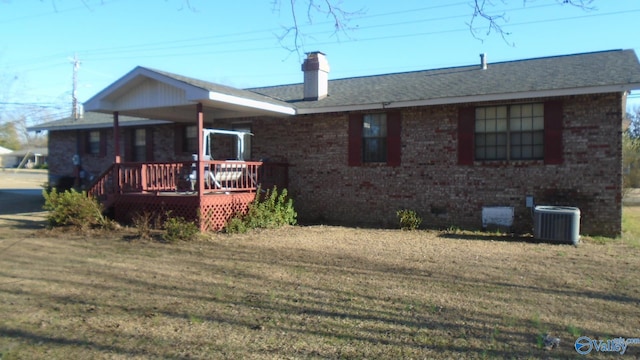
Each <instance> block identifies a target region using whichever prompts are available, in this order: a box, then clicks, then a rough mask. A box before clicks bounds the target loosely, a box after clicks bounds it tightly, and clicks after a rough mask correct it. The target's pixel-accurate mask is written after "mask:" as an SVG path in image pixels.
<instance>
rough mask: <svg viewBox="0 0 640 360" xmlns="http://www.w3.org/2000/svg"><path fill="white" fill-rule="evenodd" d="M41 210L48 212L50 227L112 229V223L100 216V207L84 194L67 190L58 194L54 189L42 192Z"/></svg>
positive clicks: (95, 201) (93, 199) (94, 200)
mask: <svg viewBox="0 0 640 360" xmlns="http://www.w3.org/2000/svg"><path fill="white" fill-rule="evenodd" d="M42 195H43V196H44V206H43V209H44V210H47V211H49V214H48V215H47V221H48V222H49V226H50V227H57V226H73V227H77V228H80V229H83V230H86V229H88V228H90V227H95V226H100V227H109V228H110V227H112V225H113V223H112V222H111V221H109V220H108V219H106V218H105V217H104V216H103V215H102V205H100V203H99V202H98V201H97V200H96V199H95V198H93V197H90V196H87V193H86V192H84V191H83V192H77V191H75V190H73V189H72V190H68V191H64V192H58V190H56V189H55V188H52V189H51V190H50V191H46V190H44V191H43V192H42Z"/></svg>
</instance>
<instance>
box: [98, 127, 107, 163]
mask: <svg viewBox="0 0 640 360" xmlns="http://www.w3.org/2000/svg"><path fill="white" fill-rule="evenodd" d="M98 156H100V157H105V156H107V130H104V129H102V130H100V150H99V153H98Z"/></svg>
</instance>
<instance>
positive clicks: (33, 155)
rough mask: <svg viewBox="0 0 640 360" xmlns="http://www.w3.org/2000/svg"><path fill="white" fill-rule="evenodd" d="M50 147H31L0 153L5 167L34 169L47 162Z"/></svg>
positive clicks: (0, 162) (1, 162)
mask: <svg viewBox="0 0 640 360" xmlns="http://www.w3.org/2000/svg"><path fill="white" fill-rule="evenodd" d="M48 153H49V149H48V148H30V149H21V150H14V151H9V152H8V153H4V154H2V153H0V158H1V161H0V164H2V166H4V167H12V168H27V169H33V168H37V167H40V166H44V165H46V164H47V157H48Z"/></svg>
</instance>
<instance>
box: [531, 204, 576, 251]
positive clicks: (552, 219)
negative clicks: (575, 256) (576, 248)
mask: <svg viewBox="0 0 640 360" xmlns="http://www.w3.org/2000/svg"><path fill="white" fill-rule="evenodd" d="M533 218H534V220H533V235H534V237H535V238H536V239H540V240H547V241H557V242H563V243H571V244H573V245H578V242H579V241H580V209H578V208H576V207H569V206H536V207H535V208H534V211H533Z"/></svg>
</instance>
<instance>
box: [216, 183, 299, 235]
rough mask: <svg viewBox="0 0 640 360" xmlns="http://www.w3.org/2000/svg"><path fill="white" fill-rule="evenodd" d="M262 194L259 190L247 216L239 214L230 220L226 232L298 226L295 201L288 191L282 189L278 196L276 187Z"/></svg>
mask: <svg viewBox="0 0 640 360" xmlns="http://www.w3.org/2000/svg"><path fill="white" fill-rule="evenodd" d="M260 194H261V192H260V188H258V192H257V195H256V198H255V200H254V201H252V202H251V203H250V204H249V208H248V209H247V213H246V214H245V215H242V214H237V215H236V216H234V217H233V218H231V219H229V221H228V222H227V225H226V226H225V231H226V232H228V233H239V232H246V231H247V230H250V229H258V228H266V229H272V228H277V227H281V226H284V225H295V224H296V222H297V220H296V218H297V217H298V213H297V212H296V211H295V209H294V208H293V200H292V199H290V198H289V197H288V192H287V189H282V191H281V192H280V194H278V189H277V188H276V187H275V186H274V187H273V189H272V190H267V192H266V193H265V194H264V196H261V195H260Z"/></svg>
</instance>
